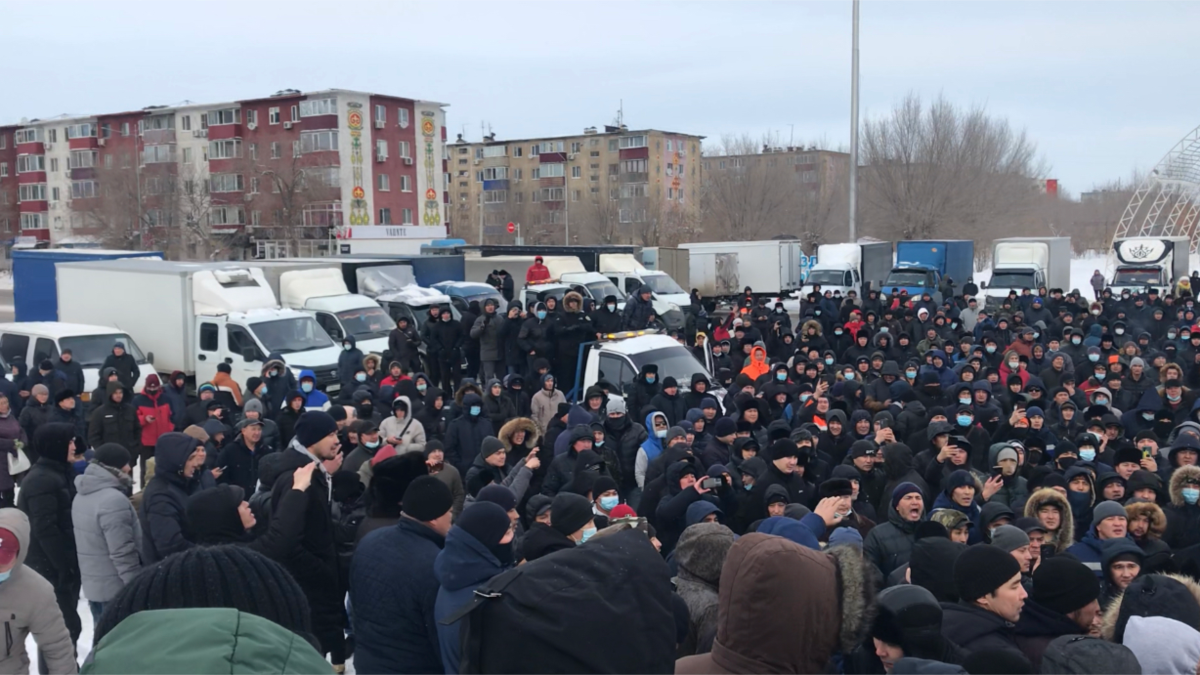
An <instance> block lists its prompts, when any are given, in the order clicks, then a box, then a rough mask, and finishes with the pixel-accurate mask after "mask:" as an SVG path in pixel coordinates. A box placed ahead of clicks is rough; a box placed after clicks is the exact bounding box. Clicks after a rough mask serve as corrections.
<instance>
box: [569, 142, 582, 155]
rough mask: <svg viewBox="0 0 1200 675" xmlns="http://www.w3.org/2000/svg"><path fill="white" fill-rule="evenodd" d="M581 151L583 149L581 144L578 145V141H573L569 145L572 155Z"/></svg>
mask: <svg viewBox="0 0 1200 675" xmlns="http://www.w3.org/2000/svg"><path fill="white" fill-rule="evenodd" d="M582 149H583V143H580V142H579V141H574V142H573V143H571V152H572V153H577V152H579V151H580V150H582Z"/></svg>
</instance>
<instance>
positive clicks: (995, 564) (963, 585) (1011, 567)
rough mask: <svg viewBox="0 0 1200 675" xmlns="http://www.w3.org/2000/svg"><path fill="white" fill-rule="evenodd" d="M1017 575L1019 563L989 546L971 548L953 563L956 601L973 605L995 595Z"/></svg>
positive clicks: (979, 545) (1019, 570)
mask: <svg viewBox="0 0 1200 675" xmlns="http://www.w3.org/2000/svg"><path fill="white" fill-rule="evenodd" d="M1020 573H1021V564H1020V563H1018V562H1017V559H1016V558H1014V557H1012V555H1010V554H1009V553H1008V552H1007V551H1004V550H1003V549H1000V548H997V547H995V546H992V545H991V544H978V545H976V546H971V547H969V548H968V549H967V550H965V551H963V552H962V555H960V556H958V560H956V561H955V562H954V588H955V589H956V590H957V591H958V597H959V599H961V600H963V601H965V602H974V601H975V600H978V599H979V598H982V597H983V596H985V595H987V594H989V593H993V592H995V590H996V589H997V588H1000V587H1001V586H1003V585H1004V584H1006V583H1008V581H1009V580H1010V579H1012V578H1013V577H1015V576H1017V575H1018V574H1020Z"/></svg>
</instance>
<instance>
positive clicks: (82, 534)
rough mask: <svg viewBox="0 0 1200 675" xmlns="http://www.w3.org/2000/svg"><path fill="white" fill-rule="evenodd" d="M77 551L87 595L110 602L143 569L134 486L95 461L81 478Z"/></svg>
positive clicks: (75, 517) (75, 505)
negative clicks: (130, 494)
mask: <svg viewBox="0 0 1200 675" xmlns="http://www.w3.org/2000/svg"><path fill="white" fill-rule="evenodd" d="M75 490H76V495H75V501H74V502H72V503H71V519H72V521H74V523H75V549H76V552H77V553H78V555H79V574H80V577H81V579H82V581H83V596H84V597H85V598H87V599H88V600H91V601H92V602H108V601H109V600H112V599H113V598H115V597H117V593H119V592H121V589H122V588H124V587H125V584H127V583H129V582H130V581H131V580H132V579H133V578H134V577H135V576H137V574H138V572H140V571H141V570H142V555H141V551H140V547H141V544H142V524H141V523H140V522H139V521H138V517H137V512H136V511H134V509H133V504H131V503H130V501H129V492H130V486H129V485H128V484H127V483H125V482H123V481H121V480H120V479H119V478H118V477H117V476H116V475H114V474H113V472H112V471H111V470H109V469H107V468H105V467H104V466H101V465H100V464H97V463H95V462H92V463H91V464H88V466H87V469H86V470H85V471H84V472H83V475H82V476H76V477H75Z"/></svg>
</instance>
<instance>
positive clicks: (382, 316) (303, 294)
mask: <svg viewBox="0 0 1200 675" xmlns="http://www.w3.org/2000/svg"><path fill="white" fill-rule="evenodd" d="M262 270H263V273H264V274H265V275H266V277H267V282H268V283H269V284H271V290H273V291H274V292H275V293H277V294H278V296H279V302H280V304H281V305H283V306H284V307H286V308H288V309H298V310H300V311H301V312H306V313H308V314H311V315H312V316H313V318H315V319H316V320H317V323H319V324H321V328H324V329H325V332H326V333H328V334H329V337H331V338H333V341H334V342H341V340H342V338H343V337H346V336H353V337H354V341H355V343H356V344H357V346H358V348H359V349H360V350H362V352H363V353H364V354H370V353H375V354H382V353H383V351H384V350H385V349H387V341H388V334H389V333H390V332H391V330H392V328H393V327H395V322H394V321H392V319H391V317H389V316H388V314H387V312H385V311H383V309H382V308H381V307H380V306H379V303H377V302H375V301H374V300H372V299H371V298H368V297H367V296H365V295H359V294H358V293H351V292H350V289H349V288H347V287H346V281H345V278H344V276H343V272H342V270H341V269H339V268H336V267H321V266H319V265H315V264H295V263H270V262H264V263H262Z"/></svg>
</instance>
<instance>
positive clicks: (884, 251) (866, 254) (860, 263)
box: [801, 241, 892, 297]
mask: <svg viewBox="0 0 1200 675" xmlns="http://www.w3.org/2000/svg"><path fill="white" fill-rule="evenodd" d="M891 271H892V242H890V241H860V242H859V243H857V244H824V245H822V246H818V247H817V260H816V263H815V264H810V265H809V268H808V275H807V276H806V277H805V278H804V287H803V288H802V289H801V294H802V295H807V294H809V293H811V292H812V291H813V289H814V288H815V287H816V286H820V287H821V292H822V293H823V292H825V291H833V292H834V293H840V294H842V295H846V293H848V292H849V291H855V292H856V293H858V294H859V297H863V296H865V295H866V293H867V291H868V290H870V289H875V290H877V291H878V290H880V289H881V288H882V287H883V282H884V281H885V280H886V279H887V277H888V274H890V273H891Z"/></svg>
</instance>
